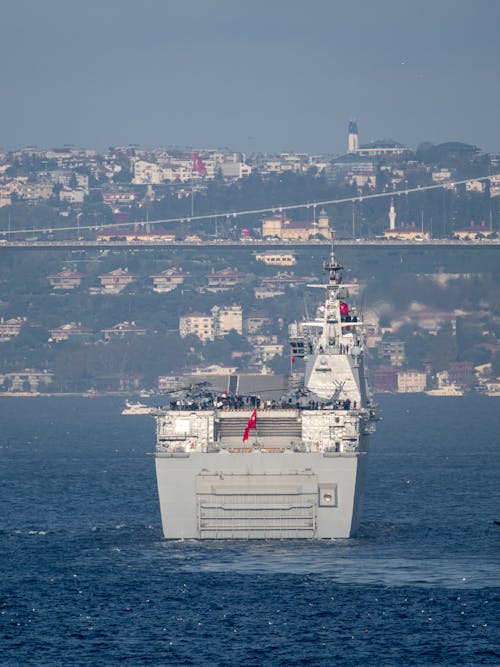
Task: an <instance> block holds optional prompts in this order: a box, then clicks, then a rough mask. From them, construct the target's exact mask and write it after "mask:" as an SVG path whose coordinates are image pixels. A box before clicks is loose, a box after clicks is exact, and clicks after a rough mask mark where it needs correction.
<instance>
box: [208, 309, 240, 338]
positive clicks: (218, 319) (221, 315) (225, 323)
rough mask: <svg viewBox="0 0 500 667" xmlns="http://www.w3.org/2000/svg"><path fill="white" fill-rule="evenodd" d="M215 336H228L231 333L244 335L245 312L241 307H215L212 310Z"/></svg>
mask: <svg viewBox="0 0 500 667" xmlns="http://www.w3.org/2000/svg"><path fill="white" fill-rule="evenodd" d="M210 312H211V313H212V319H213V331H214V336H215V337H216V338H217V337H220V336H227V334H228V333H229V332H230V331H233V330H234V331H236V333H239V334H240V335H241V334H242V333H243V312H242V309H241V306H237V305H233V306H213V308H212V310H211V311H210Z"/></svg>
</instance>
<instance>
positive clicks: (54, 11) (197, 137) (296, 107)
mask: <svg viewBox="0 0 500 667" xmlns="http://www.w3.org/2000/svg"><path fill="white" fill-rule="evenodd" d="M499 18H500V6H499V5H498V4H497V3H494V2H493V1H491V0H484V1H483V2H482V3H481V4H480V5H479V7H477V6H471V5H470V3H466V2H464V1H462V0H459V1H458V2H457V1H455V2H452V1H451V0H441V1H440V2H439V3H438V4H437V5H434V4H432V3H431V2H430V1H428V0H424V1H423V2H420V3H419V4H418V6H416V5H414V4H412V3H410V2H395V1H394V0H383V1H382V2H380V3H377V5H376V6H367V5H366V4H365V3H362V2H361V1H360V0H358V1H355V2H350V3H347V2H341V1H338V2H333V3H330V2H325V1H324V0H315V1H313V2H311V3H308V5H307V6H306V5H304V4H303V3H299V2H296V1H294V0H292V1H291V2H287V3H286V4H285V3H280V2H277V3H272V4H271V5H265V4H264V3H263V2H259V1H257V2H254V3H252V5H251V6H248V5H244V4H243V3H241V4H240V3H230V2H228V1H226V0H220V1H218V2H213V3H209V4H207V3H204V2H201V1H199V0H191V1H189V2H183V3H180V2H172V3H162V2H158V1H157V0H150V1H149V2H147V3H145V4H143V5H141V6H140V7H139V6H138V5H137V4H135V3H132V2H129V1H128V0H123V1H121V2H116V1H115V0H111V1H110V2H107V3H105V4H104V5H102V4H100V3H97V2H96V1H94V0H90V1H89V2H86V3H75V4H71V5H68V4H67V3H64V2H61V0H48V1H47V2H44V3H36V2H34V1H33V0H24V1H23V2H16V3H14V2H7V3H6V4H5V6H4V8H3V20H2V26H1V27H0V36H1V40H0V61H1V62H3V63H4V67H3V92H4V100H5V102H4V105H3V106H2V109H1V111H0V126H1V127H2V128H3V132H2V133H1V134H0V147H1V148H3V149H4V150H12V149H14V148H21V147H23V146H26V145H38V146H60V145H64V144H74V145H78V146H82V147H89V148H96V149H98V150H102V149H103V148H105V147H107V146H111V145H127V144H130V143H137V144H140V145H142V146H167V145H174V144H177V145H183V146H189V145H193V146H198V147H205V148H215V147H223V146H224V147H225V146H228V147H231V148H232V149H234V150H240V151H247V152H259V151H268V152H280V151H286V150H290V151H304V152H308V153H333V154H336V153H341V152H344V151H345V149H346V126H347V123H348V121H349V120H350V119H356V120H357V122H358V125H359V129H360V142H361V143H368V142H370V141H372V140H376V139H382V138H388V137H390V138H393V139H395V140H397V141H400V142H401V143H403V144H405V145H408V146H409V147H411V148H415V147H416V146H417V145H418V144H419V143H420V142H422V141H433V142H435V143H439V142H444V141H451V140H460V141H464V142H466V143H471V144H475V145H478V146H480V147H481V148H483V149H484V150H486V151H499V150H500V137H499V136H498V131H497V123H496V109H497V108H498V104H499V102H500V92H499V91H500V87H499V86H498V62H499V58H498V56H499V55H500V54H499V46H498V43H497V40H496V35H495V30H496V28H495V26H496V25H497V24H498V19H499Z"/></svg>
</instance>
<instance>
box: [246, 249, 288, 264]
mask: <svg viewBox="0 0 500 667" xmlns="http://www.w3.org/2000/svg"><path fill="white" fill-rule="evenodd" d="M255 259H256V260H257V261H258V262H263V263H264V264H267V265H268V266H293V265H294V264H295V263H296V261H297V260H296V259H295V255H294V253H293V252H287V251H279V250H277V251H274V252H272V251H271V252H258V253H256V255H255Z"/></svg>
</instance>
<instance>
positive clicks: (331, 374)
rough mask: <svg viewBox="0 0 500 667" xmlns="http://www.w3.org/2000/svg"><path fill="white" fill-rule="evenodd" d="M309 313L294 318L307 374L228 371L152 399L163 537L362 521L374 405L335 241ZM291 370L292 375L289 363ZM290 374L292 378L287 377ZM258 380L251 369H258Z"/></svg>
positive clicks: (265, 535)
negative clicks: (159, 400) (162, 401)
mask: <svg viewBox="0 0 500 667" xmlns="http://www.w3.org/2000/svg"><path fill="white" fill-rule="evenodd" d="M323 267H324V269H325V270H326V272H327V273H328V280H327V282H325V283H324V284H313V285H308V287H312V288H315V289H322V290H324V291H325V298H324V300H323V303H322V305H320V306H319V308H318V309H317V313H316V316H315V317H314V318H313V319H310V320H307V321H303V322H295V323H293V324H291V325H290V326H289V340H290V346H291V350H290V354H291V362H295V360H296V359H303V362H301V365H302V366H303V369H304V372H303V377H302V380H301V381H299V382H296V383H292V382H290V381H289V379H288V380H287V376H281V379H280V378H279V377H278V376H274V375H268V376H266V378H265V379H266V382H263V381H262V380H263V376H261V382H260V383H257V382H254V383H253V384H254V386H253V387H252V386H249V378H248V377H246V378H245V377H244V376H243V375H231V376H227V378H226V380H225V382H226V384H225V386H221V384H220V383H219V386H214V385H213V384H211V383H209V382H201V383H198V384H196V385H195V384H193V385H192V386H190V387H189V388H188V389H187V390H186V391H185V392H184V393H183V394H181V395H180V397H175V396H174V397H173V400H172V401H171V402H170V405H169V407H165V408H158V409H157V410H156V412H155V419H156V435H157V442H156V451H155V453H154V457H155V463H156V475H157V482H158V494H159V501H160V510H161V520H162V526H163V533H164V536H165V538H167V539H188V538H195V539H259V538H260V539H273V538H277V539H288V538H301V539H305V538H317V539H320V538H348V537H351V536H353V535H354V534H355V533H356V530H357V529H358V526H359V521H360V513H361V507H362V500H363V486H364V479H365V471H366V455H367V450H368V438H369V434H370V433H372V432H373V431H374V430H375V422H376V420H377V409H376V405H375V404H374V403H373V402H372V399H371V397H370V394H369V391H368V387H367V382H366V378H365V368H364V341H363V331H362V322H361V321H360V319H359V318H358V316H357V315H356V314H355V311H354V309H353V308H352V307H350V305H349V303H348V301H347V299H348V298H349V285H348V284H345V283H344V282H343V279H342V269H343V267H342V266H341V264H340V263H339V262H338V261H337V259H336V257H335V254H334V251H333V246H332V250H331V253H330V255H329V259H328V260H327V261H325V262H324V264H323ZM294 375H295V374H294ZM291 376H292V374H290V376H288V378H290V377H291ZM254 379H255V376H254Z"/></svg>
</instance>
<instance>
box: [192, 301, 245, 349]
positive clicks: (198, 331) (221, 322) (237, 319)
mask: <svg viewBox="0 0 500 667" xmlns="http://www.w3.org/2000/svg"><path fill="white" fill-rule="evenodd" d="M232 330H234V331H236V333H239V334H240V335H241V334H242V333H243V314H242V309H241V306H237V305H233V306H213V307H212V309H211V311H210V315H207V314H205V313H191V314H189V315H183V316H182V317H181V318H180V319H179V334H180V336H181V337H182V338H184V337H185V336H189V335H190V334H194V335H195V336H198V338H199V339H200V340H201V341H203V342H205V341H207V340H209V341H213V340H215V338H220V337H223V336H227V334H228V333H229V332H230V331H232Z"/></svg>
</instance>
